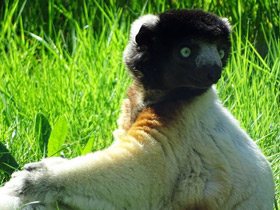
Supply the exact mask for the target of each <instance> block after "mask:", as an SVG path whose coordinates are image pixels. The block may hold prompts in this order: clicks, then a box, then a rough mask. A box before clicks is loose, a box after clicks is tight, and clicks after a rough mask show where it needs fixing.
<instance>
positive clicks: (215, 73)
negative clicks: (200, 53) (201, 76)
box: [205, 65, 222, 83]
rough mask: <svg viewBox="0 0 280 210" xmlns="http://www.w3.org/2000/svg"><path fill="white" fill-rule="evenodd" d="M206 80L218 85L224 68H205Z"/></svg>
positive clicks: (214, 66) (216, 66)
mask: <svg viewBox="0 0 280 210" xmlns="http://www.w3.org/2000/svg"><path fill="white" fill-rule="evenodd" d="M205 73H206V75H205V77H206V78H205V79H208V81H209V82H211V83H217V82H218V80H219V79H220V78H221V73H222V68H221V67H220V66H218V65H213V66H207V67H206V68H205Z"/></svg>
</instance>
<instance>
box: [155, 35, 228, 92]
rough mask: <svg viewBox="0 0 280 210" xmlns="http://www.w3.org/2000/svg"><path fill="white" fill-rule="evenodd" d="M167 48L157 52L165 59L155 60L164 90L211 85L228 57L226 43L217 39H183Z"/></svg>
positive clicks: (218, 76) (218, 77) (217, 77)
mask: <svg viewBox="0 0 280 210" xmlns="http://www.w3.org/2000/svg"><path fill="white" fill-rule="evenodd" d="M168 48H169V49H165V52H161V53H160V54H162V56H163V57H164V59H162V62H161V63H160V62H158V65H160V69H161V74H162V80H163V84H164V86H165V88H166V89H172V88H177V87H191V88H208V87H210V86H211V85H212V84H215V83H216V82H217V81H218V80H219V79H220V77H221V73H222V69H223V67H224V66H225V64H226V59H227V57H228V50H227V46H223V44H222V43H221V42H219V41H218V40H217V41H215V42H208V41H206V40H204V41H203V40H199V39H191V38H190V39H188V38H186V39H183V40H176V41H175V40H174V42H173V43H172V44H170V45H169V46H168ZM163 54H165V55H163Z"/></svg>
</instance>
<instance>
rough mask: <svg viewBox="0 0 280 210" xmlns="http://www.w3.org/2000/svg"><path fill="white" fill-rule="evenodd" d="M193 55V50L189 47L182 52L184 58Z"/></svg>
mask: <svg viewBox="0 0 280 210" xmlns="http://www.w3.org/2000/svg"><path fill="white" fill-rule="evenodd" d="M191 53H192V51H191V49H190V48H188V47H183V48H182V49H181V50H180V54H181V56H182V57H183V58H187V57H189V56H190V54H191Z"/></svg>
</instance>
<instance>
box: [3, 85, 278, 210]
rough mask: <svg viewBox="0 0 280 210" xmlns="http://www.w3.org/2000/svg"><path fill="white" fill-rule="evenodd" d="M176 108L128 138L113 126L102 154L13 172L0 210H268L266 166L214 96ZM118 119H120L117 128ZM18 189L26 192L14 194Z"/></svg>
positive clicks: (50, 161)
mask: <svg viewBox="0 0 280 210" xmlns="http://www.w3.org/2000/svg"><path fill="white" fill-rule="evenodd" d="M180 106H182V107H184V108H182V109H179V110H177V111H175V110H174V111H173V112H174V113H173V114H174V116H176V117H175V119H173V123H172V124H168V125H167V127H161V126H158V127H155V128H151V131H152V132H150V131H149V132H145V131H144V130H141V129H138V130H137V127H136V128H134V135H129V132H126V131H125V130H122V128H120V130H119V131H118V132H116V134H121V135H116V136H120V138H121V139H117V140H118V141H117V142H116V143H115V144H113V145H112V146H111V147H109V148H108V149H105V150H103V151H100V152H96V153H93V154H89V155H86V156H82V157H77V158H74V159H72V160H61V159H60V158H55V159H52V158H51V159H45V160H43V161H42V162H39V163H34V164H32V165H29V166H28V167H32V168H33V169H34V170H32V171H30V172H29V171H21V172H17V173H16V174H15V175H14V178H13V179H12V180H11V181H10V182H8V183H7V184H6V185H5V186H4V187H3V188H0V189H1V190H0V192H1V193H2V194H1V195H0V209H1V210H14V209H16V208H17V207H19V205H20V204H23V203H25V202H29V201H37V200H39V201H40V202H41V203H42V205H38V206H37V207H36V205H35V206H34V205H33V207H34V208H32V207H30V206H29V207H25V209H49V210H51V209H55V203H56V201H59V202H60V203H63V204H64V205H66V206H67V207H66V208H65V209H81V210H91V209H98V210H101V209H130V210H133V209H135V210H136V209H137V210H138V209H155V210H156V209H192V208H193V209H211V210H233V209H234V210H272V209H273V206H272V204H273V197H274V187H273V178H272V174H271V169H270V166H269V164H268V162H267V161H266V160H265V158H264V156H263V155H262V154H261V152H260V150H259V149H258V147H257V146H256V144H255V143H254V142H253V141H252V140H251V139H250V138H249V137H248V136H247V134H246V133H245V132H244V131H243V130H242V129H241V128H240V127H239V126H238V124H237V122H236V120H235V119H233V117H232V116H231V114H230V113H229V112H228V111H227V110H226V109H225V108H223V107H222V105H221V104H220V102H219V101H218V100H217V99H216V92H215V90H214V89H213V88H212V89H210V90H209V91H208V92H207V93H205V94H204V95H202V96H199V97H197V98H196V99H195V100H193V101H192V102H191V103H189V104H180ZM124 111H125V110H124ZM126 120H127V119H126V113H124V114H123V116H122V118H121V119H120V121H119V123H120V125H121V126H122V123H126ZM131 129H133V127H132V128H131ZM151 133H152V134H153V135H151ZM135 134H137V135H135ZM136 137H138V139H136ZM141 139H142V140H141ZM56 162H57V164H55V163H56ZM27 181H28V182H27ZM26 185H27V186H26ZM25 187H29V191H28V194H26V195H25V196H22V197H21V196H19V195H16V194H15V192H17V191H18V190H21V188H25ZM13 196H15V197H13ZM198 204H203V205H205V206H207V208H198V207H196V205H198ZM70 207H71V208H70ZM60 209H64V208H63V207H62V208H60Z"/></svg>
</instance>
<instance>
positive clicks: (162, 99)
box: [127, 82, 209, 122]
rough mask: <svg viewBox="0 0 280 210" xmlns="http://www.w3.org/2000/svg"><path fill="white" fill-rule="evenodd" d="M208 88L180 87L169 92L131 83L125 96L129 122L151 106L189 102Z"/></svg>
mask: <svg viewBox="0 0 280 210" xmlns="http://www.w3.org/2000/svg"><path fill="white" fill-rule="evenodd" d="M208 89H209V88H205V89H195V88H189V87H180V88H176V89H173V90H170V91H166V90H156V89H152V90H151V89H148V90H146V89H145V88H144V87H143V86H142V85H141V84H139V83H137V82H133V83H132V85H131V86H130V87H129V89H128V92H127V96H128V98H129V100H130V107H131V120H132V122H133V121H134V120H136V118H137V116H138V114H139V113H140V112H141V111H142V110H143V109H145V108H147V107H151V106H155V105H156V106H161V105H162V106H164V104H168V103H170V102H172V103H176V101H178V102H180V101H191V100H192V99H194V98H196V97H197V96H200V95H202V94H203V93H205V92H206V91H207V90H208Z"/></svg>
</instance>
